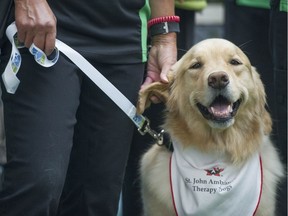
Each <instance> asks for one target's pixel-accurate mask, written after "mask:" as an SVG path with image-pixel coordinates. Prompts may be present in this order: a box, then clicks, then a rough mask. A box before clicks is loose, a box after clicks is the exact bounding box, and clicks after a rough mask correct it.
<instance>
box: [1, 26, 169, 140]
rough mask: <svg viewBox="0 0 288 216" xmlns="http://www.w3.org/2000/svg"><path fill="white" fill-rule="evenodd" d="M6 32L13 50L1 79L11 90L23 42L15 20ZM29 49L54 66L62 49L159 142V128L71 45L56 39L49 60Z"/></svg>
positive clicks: (143, 131)
mask: <svg viewBox="0 0 288 216" xmlns="http://www.w3.org/2000/svg"><path fill="white" fill-rule="evenodd" d="M6 35H7V37H8V39H9V41H10V43H11V44H12V52H11V56H10V60H9V62H8V64H7V66H6V68H5V71H4V73H3V74H2V79H3V82H4V85H5V88H6V90H7V92H8V93H10V94H14V93H15V92H16V90H17V88H18V86H19V84H20V80H19V79H18V78H17V76H16V75H17V73H18V70H19V68H20V66H21V55H20V52H19V49H20V48H23V47H24V46H23V45H22V44H20V43H19V42H18V40H17V28H16V25H15V22H14V23H12V24H11V25H9V26H8V28H7V30H6ZM29 51H30V53H31V54H32V55H33V56H34V59H35V61H36V62H37V63H38V64H40V65H41V66H43V67H51V66H53V65H54V64H55V63H56V62H57V61H58V59H59V51H60V52H62V53H63V54H64V55H65V56H66V57H68V58H69V59H70V60H71V61H72V62H73V63H74V64H75V65H76V66H77V67H79V69H81V70H82V72H83V73H84V74H85V75H86V76H87V77H89V78H90V79H91V81H92V82H94V83H95V84H96V85H97V86H98V87H99V88H100V89H101V90H102V91H103V92H104V93H105V94H106V95H107V96H108V97H109V98H110V99H111V100H112V101H113V102H114V103H115V104H116V105H117V106H118V107H119V108H120V109H121V110H122V111H123V112H124V113H125V114H126V115H127V116H128V117H129V118H130V119H131V120H132V121H133V123H134V124H135V125H136V127H137V128H138V131H139V132H140V133H141V134H142V135H144V134H146V133H148V134H150V135H151V136H152V137H153V138H154V139H156V140H157V143H159V144H162V143H161V142H163V134H162V132H160V133H159V134H157V133H156V132H155V131H153V130H152V129H151V128H150V122H149V120H148V119H147V118H146V117H144V116H143V115H138V114H137V113H136V107H135V106H134V105H133V104H132V103H131V102H130V101H129V100H128V99H127V98H126V97H125V96H124V95H123V94H122V93H121V92H120V91H119V90H118V89H117V88H116V87H115V86H114V85H113V84H112V83H111V82H110V81H109V80H107V79H106V78H105V77H104V76H103V75H102V74H101V73H100V72H99V71H98V70H97V69H96V68H95V67H93V66H92V65H91V64H90V63H89V62H88V61H87V60H86V59H85V58H84V57H83V56H82V55H81V54H80V53H78V52H77V51H75V50H74V49H72V48H71V47H70V46H68V45H67V44H65V43H63V42H62V41H60V40H58V39H56V48H55V50H54V58H53V59H51V60H50V59H49V58H48V57H47V56H46V55H45V53H44V52H43V51H42V50H40V49H39V48H37V47H36V46H35V45H34V44H32V45H31V47H30V48H29Z"/></svg>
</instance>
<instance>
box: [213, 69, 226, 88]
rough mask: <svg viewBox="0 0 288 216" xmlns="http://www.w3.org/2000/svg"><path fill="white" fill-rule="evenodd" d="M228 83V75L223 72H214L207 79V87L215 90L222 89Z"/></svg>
mask: <svg viewBox="0 0 288 216" xmlns="http://www.w3.org/2000/svg"><path fill="white" fill-rule="evenodd" d="M228 83H229V77H228V74H227V73H225V72H222V71H221V72H214V73H212V74H210V75H209V77H208V85H209V86H211V87H212V88H215V89H223V88H225V87H226V86H227V85H228Z"/></svg>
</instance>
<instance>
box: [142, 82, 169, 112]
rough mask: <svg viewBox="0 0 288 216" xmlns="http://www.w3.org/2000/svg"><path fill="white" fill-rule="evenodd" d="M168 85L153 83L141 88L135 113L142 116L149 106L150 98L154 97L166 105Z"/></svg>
mask: <svg viewBox="0 0 288 216" xmlns="http://www.w3.org/2000/svg"><path fill="white" fill-rule="evenodd" d="M168 88H169V84H168V83H161V82H154V83H151V84H150V85H147V86H145V87H143V89H141V90H140V92H139V99H138V104H137V113H138V114H142V113H143V112H144V110H145V109H146V108H147V107H149V106H150V105H151V100H150V98H151V97H152V96H153V95H154V96H156V97H158V98H159V99H160V100H161V101H162V102H164V103H166V101H167V99H168Z"/></svg>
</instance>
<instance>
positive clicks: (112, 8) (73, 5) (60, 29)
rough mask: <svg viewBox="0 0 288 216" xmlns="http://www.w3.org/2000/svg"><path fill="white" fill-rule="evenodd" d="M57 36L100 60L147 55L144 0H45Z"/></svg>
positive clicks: (128, 59)
mask: <svg viewBox="0 0 288 216" xmlns="http://www.w3.org/2000/svg"><path fill="white" fill-rule="evenodd" d="M48 3H49V5H50V7H51V8H52V10H53V12H54V14H55V16H56V18H57V38H58V39H60V40H63V42H65V43H67V44H68V45H70V46H72V47H73V48H75V49H76V50H78V51H79V52H80V53H81V54H83V55H84V56H88V57H93V58H95V59H96V60H97V61H99V62H103V63H138V62H143V61H145V57H146V55H147V53H146V52H147V50H146V37H147V26H146V23H147V19H148V17H149V15H150V8H149V5H148V1H147V0H131V1H129V0H117V1H111V0H110V1H103V0H102V1H100V0H84V1H79V0H48Z"/></svg>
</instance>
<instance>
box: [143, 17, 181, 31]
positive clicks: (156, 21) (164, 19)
mask: <svg viewBox="0 0 288 216" xmlns="http://www.w3.org/2000/svg"><path fill="white" fill-rule="evenodd" d="M163 22H177V23H179V22H180V17H179V16H164V17H157V18H154V19H151V20H149V21H148V28H150V27H151V26H153V25H155V24H159V23H163Z"/></svg>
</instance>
